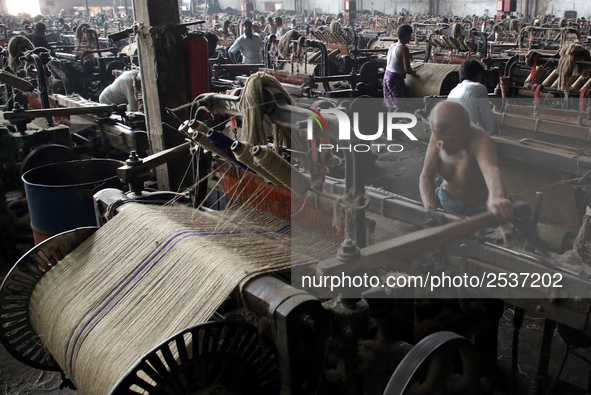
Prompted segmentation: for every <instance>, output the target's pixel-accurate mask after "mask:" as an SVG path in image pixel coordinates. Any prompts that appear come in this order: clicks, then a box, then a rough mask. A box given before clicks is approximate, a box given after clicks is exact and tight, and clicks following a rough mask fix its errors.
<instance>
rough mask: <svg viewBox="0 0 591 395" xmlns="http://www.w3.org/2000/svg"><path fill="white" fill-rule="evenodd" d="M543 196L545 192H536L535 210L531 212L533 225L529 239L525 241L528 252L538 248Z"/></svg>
mask: <svg viewBox="0 0 591 395" xmlns="http://www.w3.org/2000/svg"><path fill="white" fill-rule="evenodd" d="M542 197H544V193H543V192H539V191H538V192H536V202H535V204H534V210H533V212H532V214H531V220H532V224H533V227H532V229H531V234H529V235H526V236H527V239H526V241H525V250H526V251H528V252H534V251H535V250H536V238H537V236H538V219H539V217H540V209H541V207H542Z"/></svg>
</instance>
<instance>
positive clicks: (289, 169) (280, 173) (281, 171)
mask: <svg viewBox="0 0 591 395" xmlns="http://www.w3.org/2000/svg"><path fill="white" fill-rule="evenodd" d="M251 153H252V156H253V157H254V161H255V162H256V163H257V164H258V165H259V166H260V167H262V168H264V169H265V170H266V171H267V172H268V173H270V174H271V175H272V176H273V177H275V178H276V179H277V180H279V181H280V182H281V183H282V184H283V185H285V186H286V187H288V188H289V189H291V190H292V191H294V192H296V193H299V194H304V193H306V191H307V190H308V189H310V180H308V178H307V177H306V176H305V175H304V174H302V173H301V172H299V171H298V170H297V169H295V168H294V167H293V166H292V165H291V164H289V163H288V162H287V161H286V160H285V159H283V158H282V157H281V156H279V155H278V154H277V153H276V152H275V151H273V150H272V149H271V148H269V147H267V146H265V145H257V146H255V147H253V148H252V150H251Z"/></svg>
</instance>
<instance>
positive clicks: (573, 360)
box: [0, 141, 591, 395]
mask: <svg viewBox="0 0 591 395" xmlns="http://www.w3.org/2000/svg"><path fill="white" fill-rule="evenodd" d="M404 146H405V151H404V152H402V153H400V154H387V155H382V156H381V157H380V158H379V160H378V161H377V165H378V167H379V170H376V171H375V173H374V174H373V178H374V180H373V181H371V182H370V185H372V186H375V187H381V188H385V189H389V190H391V191H393V192H395V193H399V194H402V195H404V196H407V197H409V198H412V199H415V200H418V199H419V195H418V178H419V174H420V172H421V168H422V160H423V156H424V152H425V149H426V143H425V142H421V141H418V142H413V143H408V142H407V143H405V144H404ZM24 251H26V249H24ZM8 270H9V267H3V268H0V277H3V276H4V275H5V274H6V273H7V271H8ZM512 315H513V312H512V310H511V308H510V307H509V306H507V308H506V310H505V312H504V315H503V317H502V318H501V320H500V322H499V349H498V374H497V379H496V382H495V388H496V390H495V394H497V395H501V394H511V384H510V383H511V339H512V334H513V324H512ZM543 325H544V323H543V318H540V317H532V316H526V318H525V320H524V323H523V326H522V329H521V335H520V353H519V354H520V356H519V357H520V360H519V368H520V375H519V387H518V390H517V391H516V392H514V393H515V394H528V393H530V390H531V388H533V387H534V385H535V383H536V382H537V378H536V372H537V367H538V356H539V353H540V344H541V338H542V328H543ZM565 350H566V344H565V342H564V341H563V340H562V339H561V338H560V336H559V335H558V334H557V333H556V332H555V334H554V336H553V345H552V357H551V363H550V369H549V372H550V375H552V376H555V375H556V374H557V372H558V371H559V370H560V366H561V363H562V361H563V357H564V353H565ZM577 352H579V353H581V354H582V355H583V356H584V357H586V358H587V359H588V360H591V352H589V350H587V349H585V350H578V351H577ZM589 363H590V364H591V362H589ZM589 372H590V369H589V364H588V362H585V361H584V360H583V359H581V358H579V357H576V356H575V355H574V353H573V352H571V355H570V356H569V357H568V359H567V360H566V364H565V366H564V369H563V372H562V374H561V379H563V380H565V381H566V382H569V383H571V384H575V385H576V386H578V387H582V388H586V387H587V380H588V377H589ZM60 383H61V380H60V374H59V373H55V372H43V371H40V370H36V369H32V368H29V367H27V366H25V365H23V364H21V363H19V362H18V361H16V360H15V359H13V358H12V357H11V356H10V355H9V354H8V352H7V351H6V350H5V349H4V348H3V347H1V346H0V395H2V394H10V395H16V394H22V395H29V394H33V395H41V394H43V395H45V394H61V395H69V394H76V393H77V392H76V391H72V390H69V389H63V390H60V389H59V387H60ZM542 393H544V392H542ZM552 393H554V394H568V395H571V394H572V395H577V394H591V392H590V391H584V390H576V389H574V388H572V387H571V386H569V385H564V384H559V385H557V386H556V387H555V389H554V391H553V392H552Z"/></svg>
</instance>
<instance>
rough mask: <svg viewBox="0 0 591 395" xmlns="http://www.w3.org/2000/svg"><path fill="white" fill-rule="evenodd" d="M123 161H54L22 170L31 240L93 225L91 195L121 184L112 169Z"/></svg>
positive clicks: (36, 242)
mask: <svg viewBox="0 0 591 395" xmlns="http://www.w3.org/2000/svg"><path fill="white" fill-rule="evenodd" d="M123 165H124V163H123V162H121V161H117V160H112V159H89V160H80V161H71V162H62V163H54V164H51V165H46V166H41V167H37V168H34V169H32V170H29V171H27V172H26V173H25V174H23V177H22V179H23V182H24V184H25V192H26V194H27V203H28V205H29V212H30V214H31V228H32V229H33V236H34V238H35V244H39V243H40V242H41V241H43V240H46V239H48V238H49V237H51V236H53V235H56V234H58V233H61V232H64V231H67V230H71V229H75V228H80V227H83V226H96V224H97V223H96V216H95V213H94V203H93V200H92V195H94V194H95V193H96V192H98V191H99V190H101V189H104V188H117V187H120V186H121V182H120V181H119V180H118V178H117V175H116V171H117V168H118V167H121V166H123Z"/></svg>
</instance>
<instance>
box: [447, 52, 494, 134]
mask: <svg viewBox="0 0 591 395" xmlns="http://www.w3.org/2000/svg"><path fill="white" fill-rule="evenodd" d="M459 72H460V83H459V84H458V85H457V86H456V87H455V88H453V89H452V91H451V92H450V93H449V95H448V96H447V100H453V101H457V102H458V103H460V104H461V105H463V106H464V107H466V109H467V110H468V112H469V113H470V120H471V121H472V123H475V124H476V125H478V126H480V127H481V128H482V129H484V131H485V132H486V133H488V134H491V133H492V132H493V130H494V127H495V118H494V114H493V112H492V107H491V105H490V101H489V100H488V90H487V89H486V87H485V86H484V85H483V84H482V76H483V75H484V67H482V64H481V63H480V62H478V61H477V60H473V59H472V60H467V61H465V62H464V63H462V65H461V66H460V70H459Z"/></svg>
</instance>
